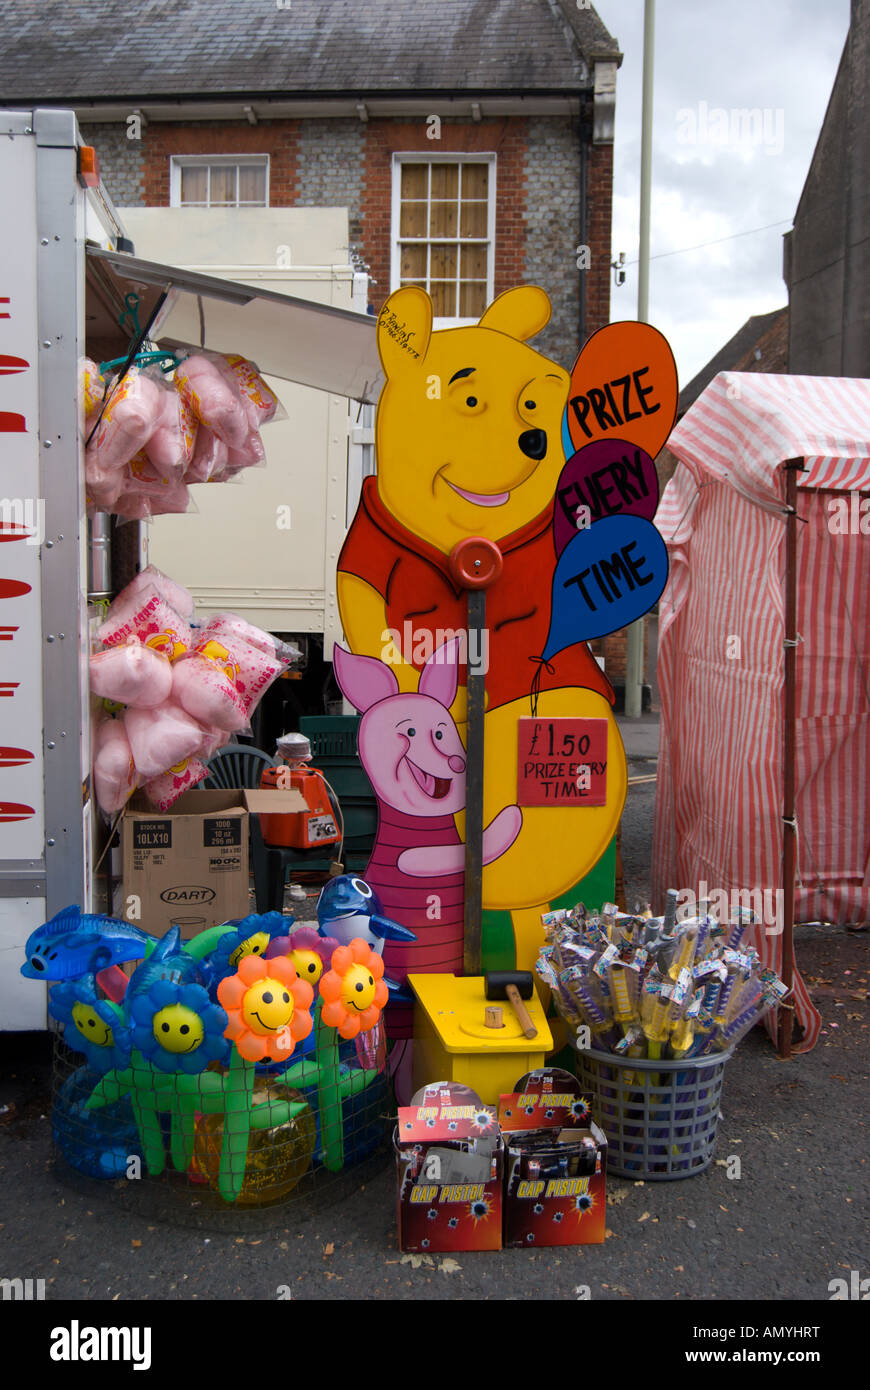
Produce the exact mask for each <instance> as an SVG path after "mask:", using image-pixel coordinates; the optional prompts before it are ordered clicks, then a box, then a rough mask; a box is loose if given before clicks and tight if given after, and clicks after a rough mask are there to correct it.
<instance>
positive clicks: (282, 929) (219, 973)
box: [202, 912, 296, 998]
mask: <svg viewBox="0 0 870 1390" xmlns="http://www.w3.org/2000/svg"><path fill="white" fill-rule="evenodd" d="M295 920H296V919H295V918H294V916H293V914H292V912H291V913H289V914H288V915H287V916H286V917H285V916H284V914H283V913H281V912H264V913H256V912H252V913H250V914H249V916H247V917H237V918H233V919H232V920H231V921H229V922H227V923H226V927H227V931H226V932H225V933H224V935H223V936H222V937H220V939H219V940H218V943H217V945H216V946H215V947H214V949H213V950H212V951H211V953H210V954H209V955H208V956H207V957H206V958H205V960H204V961H203V962H202V964H203V967H204V969H205V971H206V973H207V975H208V981H207V983H208V987H209V992H210V994H211V996H212V998H216V997H217V987H218V985H219V984H220V982H221V980H224V979H226V977H227V976H228V975H234V974H235V973H236V971H237V970H238V968H239V961H240V960H243V959H244V957H245V956H261V957H263V956H265V954H266V951H267V950H268V948H269V942H270V941H271V940H272V938H273V937H275V936H286V935H287V934H288V933H289V931H290V928H291V927H292V925H293V923H294V921H295Z"/></svg>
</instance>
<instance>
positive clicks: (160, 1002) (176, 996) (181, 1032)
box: [130, 980, 230, 1076]
mask: <svg viewBox="0 0 870 1390" xmlns="http://www.w3.org/2000/svg"><path fill="white" fill-rule="evenodd" d="M130 1022H131V1023H132V1025H133V1033H132V1043H133V1046H134V1047H135V1048H138V1050H139V1051H140V1052H141V1053H142V1056H143V1057H144V1058H145V1059H146V1060H147V1061H149V1062H151V1063H153V1065H154V1066H155V1067H157V1068H158V1070H159V1071H168V1072H175V1071H183V1072H186V1073H187V1074H188V1075H189V1076H193V1075H195V1074H196V1073H197V1072H201V1071H205V1069H206V1067H207V1066H208V1064H209V1062H215V1061H218V1062H224V1061H226V1060H227V1058H228V1057H229V1053H230V1044H229V1042H228V1041H227V1039H226V1038H225V1037H224V1029H225V1028H226V1026H227V1016H226V1014H225V1013H224V1010H223V1009H222V1008H221V1007H220V1005H219V1004H213V1003H212V1001H211V1000H210V999H209V997H208V994H207V993H206V991H205V990H204V989H203V988H202V986H201V985H191V984H173V983H172V981H171V980H156V981H155V983H154V984H153V985H152V986H151V988H150V989H149V990H147V991H145V992H144V993H143V994H138V995H136V997H135V998H134V999H133V1000H131V1002H130Z"/></svg>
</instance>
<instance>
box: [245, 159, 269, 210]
mask: <svg viewBox="0 0 870 1390" xmlns="http://www.w3.org/2000/svg"><path fill="white" fill-rule="evenodd" d="M239 202H240V203H259V204H260V205H261V206H263V204H265V202H266V166H265V164H240V165H239Z"/></svg>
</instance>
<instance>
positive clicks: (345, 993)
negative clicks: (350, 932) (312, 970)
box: [320, 936, 388, 1038]
mask: <svg viewBox="0 0 870 1390" xmlns="http://www.w3.org/2000/svg"><path fill="white" fill-rule="evenodd" d="M383 974H384V962H383V959H382V957H381V956H379V955H378V954H377V952H375V951H373V950H372V948H371V947H370V946H369V944H368V942H366V941H364V940H363V938H362V937H361V936H357V937H354V939H353V941H351V942H350V944H349V945H348V946H339V948H338V950H337V951H333V953H332V968H331V970H329V971H328V972H327V974H325V975H324V976H323V979H322V980H321V981H320V994H321V997H322V999H323V1007H322V1011H321V1015H320V1016H321V1018H322V1020H323V1022H324V1023H325V1024H327V1026H328V1027H330V1028H335V1029H337V1030H338V1032H339V1034H340V1036H341V1037H343V1038H355V1037H356V1035H357V1033H359V1032H363V1033H366V1032H368V1030H369V1029H370V1028H374V1026H375V1024H376V1023H377V1021H378V1019H379V1018H380V1016H381V1010H382V1009H383V1007H384V1005H385V1004H386V1002H387V997H388V991H387V986H386V984H385V983H384V980H383Z"/></svg>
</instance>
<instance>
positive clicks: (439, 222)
mask: <svg viewBox="0 0 870 1390" xmlns="http://www.w3.org/2000/svg"><path fill="white" fill-rule="evenodd" d="M429 235H430V236H456V204H455V203H433V204H432V207H431V209H430V213H429Z"/></svg>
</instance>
